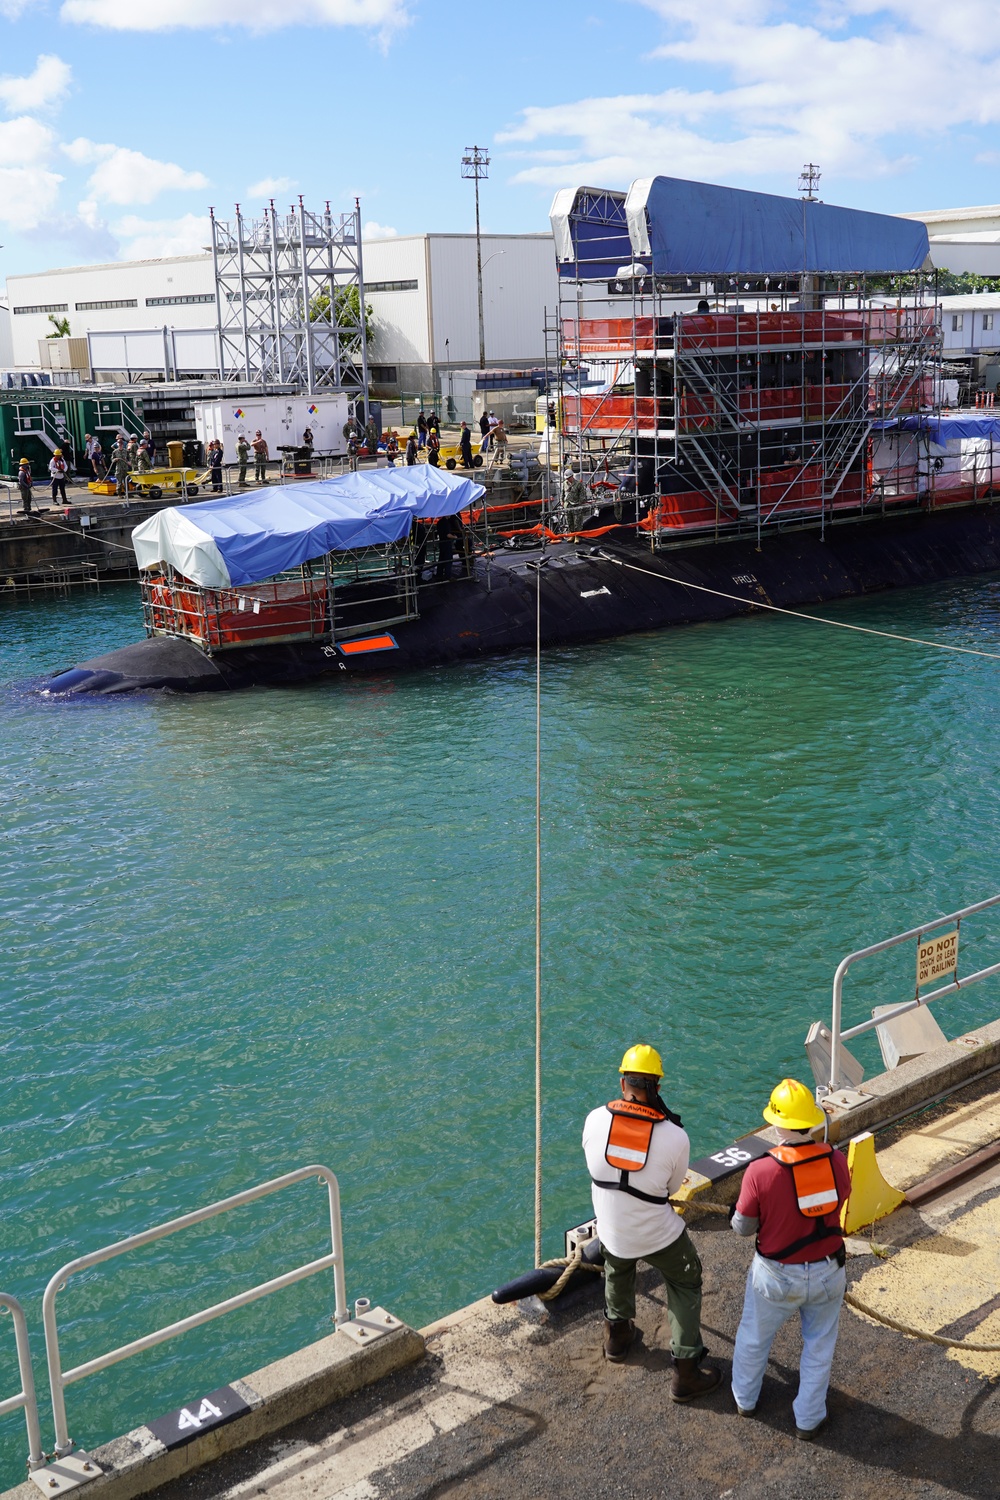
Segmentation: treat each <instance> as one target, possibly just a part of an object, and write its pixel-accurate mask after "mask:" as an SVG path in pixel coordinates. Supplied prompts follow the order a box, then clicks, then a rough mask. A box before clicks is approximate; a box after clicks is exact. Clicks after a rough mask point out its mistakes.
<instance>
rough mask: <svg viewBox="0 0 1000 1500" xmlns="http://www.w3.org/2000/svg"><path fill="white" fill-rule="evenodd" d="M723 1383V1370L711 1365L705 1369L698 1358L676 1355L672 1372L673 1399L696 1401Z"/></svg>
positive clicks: (671, 1393)
mask: <svg viewBox="0 0 1000 1500" xmlns="http://www.w3.org/2000/svg"><path fill="white" fill-rule="evenodd" d="M721 1384H722V1371H721V1370H715V1369H713V1368H712V1367H711V1366H709V1368H708V1369H706V1370H703V1369H701V1368H700V1361H699V1360H697V1359H678V1358H677V1356H676V1354H675V1355H674V1368H673V1369H672V1370H671V1372H670V1399H671V1401H696V1400H697V1399H698V1397H699V1396H707V1395H708V1393H709V1391H714V1390H715V1389H716V1387H717V1386H720V1385H721Z"/></svg>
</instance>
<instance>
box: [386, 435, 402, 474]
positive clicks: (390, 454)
mask: <svg viewBox="0 0 1000 1500" xmlns="http://www.w3.org/2000/svg"><path fill="white" fill-rule="evenodd" d="M398 457H399V439H398V438H397V436H396V434H395V432H394V430H393V429H392V428H391V427H390V428H389V431H388V434H387V435H386V440H385V461H386V463H387V464H388V465H389V468H390V469H394V468H395V467H396V459H397V458H398Z"/></svg>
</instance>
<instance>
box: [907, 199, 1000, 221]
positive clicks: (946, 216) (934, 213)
mask: <svg viewBox="0 0 1000 1500" xmlns="http://www.w3.org/2000/svg"><path fill="white" fill-rule="evenodd" d="M895 217H896V218H897V219H919V220H920V221H921V222H922V223H924V224H944V223H950V222H951V221H952V220H961V219H1000V203H984V204H980V206H979V207H978V208H976V207H972V208H930V209H927V210H926V211H925V212H924V213H919V214H913V213H910V214H896V216H895Z"/></svg>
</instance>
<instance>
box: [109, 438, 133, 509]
mask: <svg viewBox="0 0 1000 1500" xmlns="http://www.w3.org/2000/svg"><path fill="white" fill-rule="evenodd" d="M111 464H112V467H113V469H114V471H115V494H116V495H127V494H128V470H129V462H128V449H127V448H126V447H125V439H124V437H122V434H121V433H119V434H118V436H117V438H116V439H115V446H114V448H113V449H112V450H111Z"/></svg>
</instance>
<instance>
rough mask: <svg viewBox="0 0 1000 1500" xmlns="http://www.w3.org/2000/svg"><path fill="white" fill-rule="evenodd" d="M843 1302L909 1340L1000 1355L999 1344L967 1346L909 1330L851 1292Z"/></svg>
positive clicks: (915, 1329)
mask: <svg viewBox="0 0 1000 1500" xmlns="http://www.w3.org/2000/svg"><path fill="white" fill-rule="evenodd" d="M844 1301H845V1302H846V1303H847V1305H848V1307H853V1308H854V1310H855V1312H859V1313H864V1315H865V1317H866V1318H874V1320H875V1322H876V1323H884V1324H885V1326H886V1328H894V1329H895V1330H896V1332H897V1333H908V1334H909V1335H910V1337H911V1338H915V1339H924V1340H926V1342H927V1343H928V1344H940V1345H941V1347H942V1348H943V1349H968V1350H969V1351H970V1352H971V1353H973V1354H1000V1344H968V1343H966V1342H965V1340H964V1339H945V1338H942V1337H941V1335H940V1334H939V1333H927V1332H926V1330H925V1329H923V1328H911V1327H910V1325H909V1323H897V1321H896V1319H895V1318H890V1317H889V1315H888V1313H880V1312H876V1311H875V1309H874V1308H873V1307H869V1306H868V1305H867V1304H866V1303H864V1302H859V1301H858V1299H857V1297H855V1296H854V1294H853V1293H852V1292H845V1293H844Z"/></svg>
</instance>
